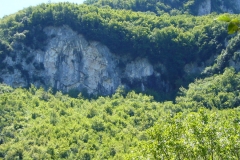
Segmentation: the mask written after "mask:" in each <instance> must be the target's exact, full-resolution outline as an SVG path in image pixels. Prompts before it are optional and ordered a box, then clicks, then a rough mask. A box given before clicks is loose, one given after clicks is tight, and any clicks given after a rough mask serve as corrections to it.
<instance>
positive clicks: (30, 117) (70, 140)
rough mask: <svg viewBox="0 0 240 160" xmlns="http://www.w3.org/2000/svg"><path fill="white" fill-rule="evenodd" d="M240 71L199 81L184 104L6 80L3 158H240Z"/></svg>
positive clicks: (0, 113) (0, 88) (0, 101)
mask: <svg viewBox="0 0 240 160" xmlns="http://www.w3.org/2000/svg"><path fill="white" fill-rule="evenodd" d="M239 78H240V74H236V73H235V72H234V70H233V69H227V70H226V71H225V72H224V74H222V75H215V76H213V77H211V78H205V79H202V80H197V81H195V82H194V83H192V84H190V85H189V89H188V90H187V89H181V96H179V97H177V99H176V103H173V102H164V103H157V102H155V101H154V100H153V97H151V96H146V95H143V94H141V93H140V94H136V93H135V92H129V93H127V94H126V93H124V91H123V90H122V89H121V88H119V89H118V91H117V92H116V93H115V94H114V95H113V96H112V97H98V98H97V99H91V100H88V99H83V98H82V97H81V96H80V95H79V97H78V98H71V97H69V96H67V95H63V94H62V93H61V92H56V94H55V95H53V94H52V91H51V90H49V91H47V92H46V91H44V89H42V88H40V89H37V88H36V87H34V86H31V87H30V88H29V89H28V90H26V89H21V88H18V89H12V88H11V87H9V86H6V85H3V84H1V85H0V131H1V134H0V135H1V136H0V143H1V145H0V158H3V159H136V158H137V159H147V158H150V159H152V158H153V159H184V158H186V157H188V158H190V159H219V158H220V157H221V158H223V159H239V156H240V155H239V153H240V152H239V147H240V141H239V139H240V137H239V135H240V125H239V123H240V119H239V117H240V115H239V114H240V112H239V111H240V110H239V102H240V101H239V86H240V85H239ZM122 94H124V95H125V96H123V95H122ZM202 107H205V108H202ZM208 108H211V110H209V109H208ZM217 108H219V109H221V110H218V109H217ZM232 108H234V109H232Z"/></svg>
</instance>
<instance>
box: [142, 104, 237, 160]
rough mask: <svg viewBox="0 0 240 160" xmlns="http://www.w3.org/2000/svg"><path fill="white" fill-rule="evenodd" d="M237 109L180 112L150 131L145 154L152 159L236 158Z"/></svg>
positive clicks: (165, 118) (161, 121)
mask: <svg viewBox="0 0 240 160" xmlns="http://www.w3.org/2000/svg"><path fill="white" fill-rule="evenodd" d="M239 113H240V112H239V109H235V110H225V111H209V110H207V109H203V108H202V109H200V110H199V111H198V112H189V113H179V114H176V115H174V116H166V117H162V118H161V119H160V121H159V122H158V124H157V125H156V126H155V127H153V128H152V129H151V130H149V131H148V132H149V134H150V136H151V139H150V140H149V141H148V142H147V145H148V148H147V152H146V153H150V155H151V157H153V158H154V159H185V158H186V157H187V158H188V159H235V160H237V159H239V158H240V154H239V153H240V148H239V146H240V141H239V140H240V136H239V135H240V125H239V117H240V114H239Z"/></svg>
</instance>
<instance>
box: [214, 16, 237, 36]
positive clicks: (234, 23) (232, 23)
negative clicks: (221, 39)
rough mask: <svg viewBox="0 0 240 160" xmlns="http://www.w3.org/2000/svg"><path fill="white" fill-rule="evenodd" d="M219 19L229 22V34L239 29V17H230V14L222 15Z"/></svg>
mask: <svg viewBox="0 0 240 160" xmlns="http://www.w3.org/2000/svg"><path fill="white" fill-rule="evenodd" d="M217 20H219V21H223V22H227V23H228V34H233V33H235V32H238V31H239V25H240V21H239V20H238V19H237V18H230V16H229V15H227V14H223V15H220V16H219V17H218V18H217Z"/></svg>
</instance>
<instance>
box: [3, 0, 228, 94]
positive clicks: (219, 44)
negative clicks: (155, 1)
mask: <svg viewBox="0 0 240 160" xmlns="http://www.w3.org/2000/svg"><path fill="white" fill-rule="evenodd" d="M215 17H216V16H215V15H208V16H204V17H195V16H191V15H177V16H169V15H168V14H164V15H162V16H156V15H149V14H145V13H139V12H133V11H126V10H113V9H109V8H107V9H105V8H98V7H95V6H88V5H75V4H70V3H59V4H41V5H39V6H37V7H30V8H27V9H25V10H22V11H20V12H19V13H16V14H14V15H10V16H8V17H5V18H4V19H2V20H1V22H0V27H1V31H0V36H1V39H2V44H8V45H9V47H8V48H13V49H14V51H13V52H11V54H9V51H8V50H7V49H6V47H5V48H3V50H2V54H1V56H2V58H1V62H2V63H4V65H3V66H2V74H3V73H12V71H13V70H14V69H16V70H19V71H20V72H21V74H24V75H25V76H23V77H26V78H25V80H24V81H25V82H26V83H27V85H28V86H29V85H30V84H31V83H34V77H32V76H29V75H30V74H29V71H28V70H27V68H24V67H21V66H19V64H18V61H15V59H16V57H18V56H19V55H22V56H20V59H22V58H24V61H28V62H29V63H30V62H31V58H32V59H34V57H32V54H33V56H34V53H35V52H36V53H37V50H39V49H40V50H42V51H43V52H44V50H46V45H47V43H48V42H49V41H50V40H51V39H54V35H52V37H48V36H47V35H46V33H45V32H44V28H46V27H48V26H56V27H61V26H63V25H68V26H69V27H70V28H71V29H73V30H74V31H75V32H77V33H78V34H83V35H84V37H86V39H87V40H90V41H91V40H94V41H99V42H101V43H103V44H105V45H106V46H107V47H108V48H109V49H110V51H111V53H113V54H115V55H117V56H120V57H127V58H125V59H127V60H128V61H130V62H131V61H133V63H135V62H134V61H135V60H137V59H138V58H140V59H147V60H148V61H149V62H150V63H151V65H152V66H153V70H154V72H152V73H156V74H155V75H153V76H150V77H149V78H150V79H151V80H152V81H151V84H148V83H147V82H149V80H148V79H149V78H148V79H147V80H144V79H139V80H137V81H136V82H134V83H133V81H132V80H131V79H128V78H127V79H121V83H122V84H124V85H125V84H126V85H127V86H128V87H130V89H138V88H141V85H142V83H143V85H144V86H145V88H147V89H150V90H153V91H157V92H166V91H168V92H172V91H176V90H177V89H178V87H179V86H181V85H184V83H183V82H185V85H186V84H187V83H188V82H187V79H188V77H191V76H192V75H193V74H199V73H200V72H201V70H202V69H199V68H204V67H205V66H206V64H208V63H205V62H206V61H207V60H208V59H210V58H211V57H213V56H214V55H215V54H218V53H220V52H221V50H222V49H223V48H224V39H225V38H226V36H227V33H226V29H225V26H224V24H221V23H218V22H217V21H214V18H215ZM6 56H7V57H8V58H10V59H12V61H13V63H12V64H9V63H6V59H5V57H6ZM35 58H36V57H35ZM27 59H28V60H27ZM123 59H124V58H123ZM123 59H122V60H123ZM17 60H19V58H17ZM14 61H15V62H14ZM20 61H23V59H22V60H20ZM202 62H204V63H202ZM187 64H194V65H195V68H191V67H190V68H189V67H187V66H186V65H187ZM208 65H209V64H208ZM120 66H122V67H121V68H123V70H124V68H127V63H126V62H125V61H124V60H123V61H121V62H120ZM186 67H187V68H189V69H190V70H186ZM21 68H22V69H21ZM42 69H46V70H47V69H48V68H44V66H42ZM194 70H195V71H194ZM197 70H198V71H197ZM189 73H190V74H189ZM156 75H161V77H160V78H158V77H156ZM43 79H45V78H44V77H43ZM190 79H191V78H190ZM56 80H57V79H56ZM2 81H3V82H6V81H5V80H4V79H3V78H2ZM132 84H136V85H132ZM161 84H169V85H167V86H166V85H161ZM43 85H44V84H43ZM151 85H152V86H151ZM50 86H51V87H55V86H56V84H50ZM162 86H165V87H162ZM78 89H79V88H78ZM99 94H102V92H99Z"/></svg>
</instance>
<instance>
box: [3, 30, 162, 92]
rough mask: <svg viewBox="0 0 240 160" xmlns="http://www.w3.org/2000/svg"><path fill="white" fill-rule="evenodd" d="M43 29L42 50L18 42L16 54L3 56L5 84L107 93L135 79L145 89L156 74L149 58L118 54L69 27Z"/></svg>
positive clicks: (64, 90) (65, 90)
mask: <svg viewBox="0 0 240 160" xmlns="http://www.w3.org/2000/svg"><path fill="white" fill-rule="evenodd" d="M44 32H45V33H46V35H47V36H48V40H47V45H46V46H45V48H44V51H42V50H33V49H31V48H28V47H26V46H23V45H22V44H18V45H20V46H21V48H22V49H21V50H17V51H16V53H13V55H17V57H7V58H6V59H5V63H6V64H7V65H8V67H7V69H5V70H3V71H1V74H2V76H1V77H2V79H3V82H4V83H7V84H9V85H11V86H13V87H19V86H23V87H26V86H29V85H30V84H34V85H36V86H43V87H45V88H48V87H52V88H55V89H57V90H62V91H63V92H69V91H70V90H72V89H74V90H75V89H76V90H78V91H86V92H87V93H88V94H94V95H96V94H101V95H109V94H112V93H114V92H115V90H116V89H117V88H118V87H119V86H120V85H125V86H128V84H132V83H133V82H134V81H137V82H141V83H139V87H140V88H144V87H145V85H147V79H148V78H149V77H151V76H154V74H156V73H155V72H154V67H153V65H151V64H150V63H149V62H148V60H146V59H136V60H131V59H128V57H125V58H123V57H118V56H116V55H115V54H113V53H111V52H110V51H109V49H108V48H107V47H106V46H104V45H103V44H101V43H99V42H93V41H92V42H89V41H87V40H86V39H85V38H84V36H83V35H79V34H77V33H76V32H74V31H73V30H72V29H71V28H69V27H68V26H63V27H59V28H56V27H47V28H45V29H44ZM123 59H125V60H124V63H123V64H122V65H120V61H123ZM157 75H158V77H159V76H160V74H159V73H158V74H157ZM143 86H144V87H143Z"/></svg>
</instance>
